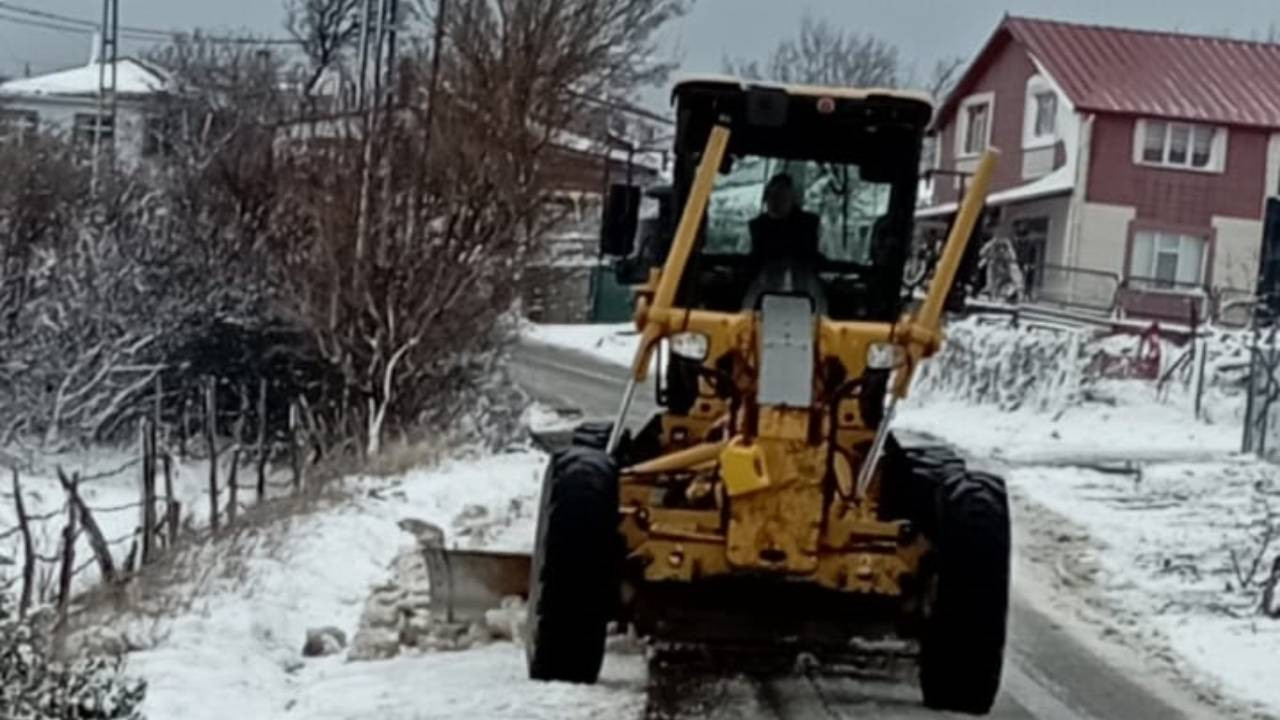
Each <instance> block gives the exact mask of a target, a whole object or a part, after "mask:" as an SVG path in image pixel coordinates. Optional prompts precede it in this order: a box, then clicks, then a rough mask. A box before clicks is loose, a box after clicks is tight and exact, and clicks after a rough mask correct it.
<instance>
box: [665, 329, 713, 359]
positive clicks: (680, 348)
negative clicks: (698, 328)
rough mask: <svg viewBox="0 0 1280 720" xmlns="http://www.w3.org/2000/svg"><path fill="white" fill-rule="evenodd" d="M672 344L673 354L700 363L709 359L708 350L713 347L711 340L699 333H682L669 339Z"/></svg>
mask: <svg viewBox="0 0 1280 720" xmlns="http://www.w3.org/2000/svg"><path fill="white" fill-rule="evenodd" d="M668 342H669V343H670V344H671V345H670V347H671V354H672V355H675V356H676V357H681V358H684V359H685V360H697V361H699V362H701V361H703V360H706V359H707V350H708V349H709V347H710V345H711V340H710V339H709V338H708V337H707V336H706V335H703V334H702V333H699V332H681V333H676V334H675V335H672V336H671V337H670V338H668Z"/></svg>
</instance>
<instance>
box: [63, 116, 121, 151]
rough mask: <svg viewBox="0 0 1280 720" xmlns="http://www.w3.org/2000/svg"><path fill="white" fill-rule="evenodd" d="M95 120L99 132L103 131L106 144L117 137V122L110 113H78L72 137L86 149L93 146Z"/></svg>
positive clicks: (103, 139) (103, 141) (103, 140)
mask: <svg viewBox="0 0 1280 720" xmlns="http://www.w3.org/2000/svg"><path fill="white" fill-rule="evenodd" d="M95 120H96V121H97V123H96V125H97V128H96V129H97V132H100V133H101V135H102V137H101V139H102V143H103V144H104V145H105V144H107V143H110V142H112V141H113V140H114V139H115V134H116V133H115V123H114V121H113V118H112V117H111V116H110V115H94V114H92V113H76V117H75V126H74V127H73V128H72V138H73V140H74V141H75V143H76V145H78V146H80V147H83V148H86V149H89V148H92V147H93V142H94V132H95V122H94V121H95Z"/></svg>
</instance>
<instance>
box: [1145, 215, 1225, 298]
mask: <svg viewBox="0 0 1280 720" xmlns="http://www.w3.org/2000/svg"><path fill="white" fill-rule="evenodd" d="M1144 235H1146V236H1150V238H1151V243H1152V247H1151V255H1150V259H1149V262H1148V265H1147V267H1143V268H1139V267H1136V266H1135V265H1134V261H1135V259H1136V256H1137V254H1138V243H1139V241H1140V240H1141V239H1142V236H1144ZM1166 240H1174V241H1176V243H1177V244H1178V249H1177V250H1176V251H1174V252H1177V253H1178V266H1179V268H1180V267H1181V264H1182V259H1183V253H1184V252H1185V249H1186V247H1187V245H1188V241H1191V242H1192V243H1195V242H1198V243H1199V245H1200V272H1199V276H1198V277H1197V278H1195V280H1194V282H1191V281H1187V280H1179V279H1178V278H1177V276H1178V275H1179V274H1180V273H1178V272H1177V271H1176V270H1175V272H1174V281H1173V283H1172V284H1170V285H1163V284H1161V283H1162V282H1164V281H1161V280H1159V279H1158V278H1157V277H1156V268H1157V267H1158V265H1159V262H1160V254H1161V253H1162V252H1170V251H1169V250H1168V249H1167V248H1164V249H1162V248H1161V245H1162V244H1164V241H1166ZM1209 243H1210V240H1209V237H1208V236H1207V235H1197V234H1195V233H1187V232H1176V231H1170V230H1159V229H1146V228H1139V229H1137V230H1135V231H1134V233H1133V243H1132V244H1131V246H1130V248H1129V277H1130V278H1131V279H1133V280H1137V281H1138V283H1139V287H1141V288H1142V289H1144V290H1154V291H1158V292H1181V293H1194V292H1196V291H1198V290H1199V289H1200V288H1202V287H1203V286H1204V283H1205V278H1206V277H1208V275H1209Z"/></svg>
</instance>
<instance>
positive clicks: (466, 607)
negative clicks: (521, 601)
mask: <svg viewBox="0 0 1280 720" xmlns="http://www.w3.org/2000/svg"><path fill="white" fill-rule="evenodd" d="M426 561H427V574H428V575H429V576H430V579H431V612H432V614H433V615H435V616H436V617H439V618H443V619H445V620H446V621H448V622H466V623H471V622H483V621H484V614H485V612H486V611H488V610H493V609H495V608H497V607H499V605H501V603H502V599H503V598H505V597H509V596H517V597H521V598H525V597H526V596H527V595H528V594H529V567H530V564H531V562H532V558H530V556H529V555H527V554H525V553H515V552H500V551H493V550H447V549H445V548H443V547H433V548H429V549H428V550H427V551H426Z"/></svg>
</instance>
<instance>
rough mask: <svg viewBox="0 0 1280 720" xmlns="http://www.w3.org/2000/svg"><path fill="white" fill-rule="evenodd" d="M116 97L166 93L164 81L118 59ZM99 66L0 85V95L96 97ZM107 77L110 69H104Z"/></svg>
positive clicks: (144, 67)
mask: <svg viewBox="0 0 1280 720" xmlns="http://www.w3.org/2000/svg"><path fill="white" fill-rule="evenodd" d="M115 69H116V93H117V94H118V95H153V94H155V93H159V92H163V91H164V89H165V77H164V75H162V74H161V73H160V72H159V71H158V70H155V69H154V68H151V67H148V66H147V65H144V64H142V63H141V62H139V61H137V60H134V59H133V58H120V59H119V60H117V61H116V63H115ZM101 70H102V63H96V62H95V63H90V64H89V65H85V66H83V67H75V68H69V69H67V70H59V71H57V72H52V73H49V74H47V75H37V76H35V77H29V78H19V79H17V80H10V81H9V82H6V83H0V95H25V96H71V97H78V96H84V95H96V94H97V93H98V82H99V78H100V73H101ZM106 71H107V73H108V74H110V73H111V66H110V65H109V64H108V65H107V67H106Z"/></svg>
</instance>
